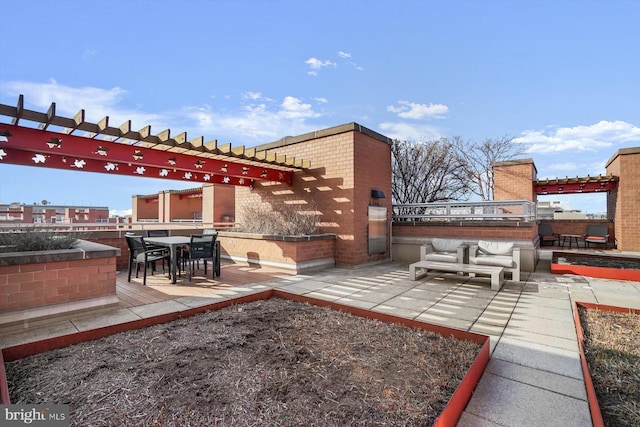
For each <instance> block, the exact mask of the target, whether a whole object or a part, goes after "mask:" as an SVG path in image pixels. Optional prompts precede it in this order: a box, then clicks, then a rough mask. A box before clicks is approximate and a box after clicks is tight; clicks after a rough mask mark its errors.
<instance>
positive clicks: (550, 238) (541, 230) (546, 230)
mask: <svg viewBox="0 0 640 427" xmlns="http://www.w3.org/2000/svg"><path fill="white" fill-rule="evenodd" d="M538 236H539V237H540V246H541V247H542V246H544V244H545V243H551V246H555V245H557V244H560V234H558V233H554V232H553V230H552V229H551V225H550V224H538Z"/></svg>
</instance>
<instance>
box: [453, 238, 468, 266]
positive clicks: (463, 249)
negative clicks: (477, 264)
mask: <svg viewBox="0 0 640 427" xmlns="http://www.w3.org/2000/svg"><path fill="white" fill-rule="evenodd" d="M456 258H457V260H458V264H469V245H468V244H467V243H463V244H461V245H460V246H458V248H457V249H456Z"/></svg>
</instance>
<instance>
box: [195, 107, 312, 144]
mask: <svg viewBox="0 0 640 427" xmlns="http://www.w3.org/2000/svg"><path fill="white" fill-rule="evenodd" d="M183 114H184V116H185V119H186V120H187V121H189V122H192V123H195V127H196V131H198V132H201V133H202V134H204V135H207V134H208V135H218V136H222V135H225V137H226V138H230V140H225V141H224V142H234V141H242V143H249V144H251V145H253V144H255V143H264V142H269V141H273V140H275V139H277V138H281V137H282V136H284V135H297V134H301V133H305V132H309V131H310V130H312V129H313V128H314V127H315V126H314V125H311V124H308V120H309V119H315V118H318V117H321V116H322V114H321V113H319V112H317V111H315V110H314V109H313V106H312V105H311V104H309V103H305V102H303V100H301V99H300V98H296V97H293V96H286V97H284V98H283V100H282V102H281V103H280V104H279V105H278V104H275V103H273V102H266V103H265V102H260V103H251V104H249V105H245V106H244V107H243V108H242V109H240V110H239V111H236V112H231V113H220V112H217V111H214V110H213V109H212V108H211V107H208V106H207V107H199V108H187V109H185V110H184V111H183Z"/></svg>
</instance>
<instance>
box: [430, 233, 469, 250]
mask: <svg viewBox="0 0 640 427" xmlns="http://www.w3.org/2000/svg"><path fill="white" fill-rule="evenodd" d="M463 243H464V241H463V240H460V239H442V238H439V237H434V238H433V239H431V246H433V250H434V251H436V252H456V250H457V249H458V246H460V245H461V244H463Z"/></svg>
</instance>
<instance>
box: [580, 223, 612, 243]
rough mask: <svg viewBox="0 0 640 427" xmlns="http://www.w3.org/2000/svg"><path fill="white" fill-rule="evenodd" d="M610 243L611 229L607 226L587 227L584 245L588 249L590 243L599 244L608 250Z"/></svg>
mask: <svg viewBox="0 0 640 427" xmlns="http://www.w3.org/2000/svg"><path fill="white" fill-rule="evenodd" d="M608 242H609V229H608V227H607V226H606V224H599V225H589V226H588V227H587V234H585V235H584V244H585V246H586V247H587V248H588V247H589V243H599V244H601V245H604V248H605V249H607V243H608Z"/></svg>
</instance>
